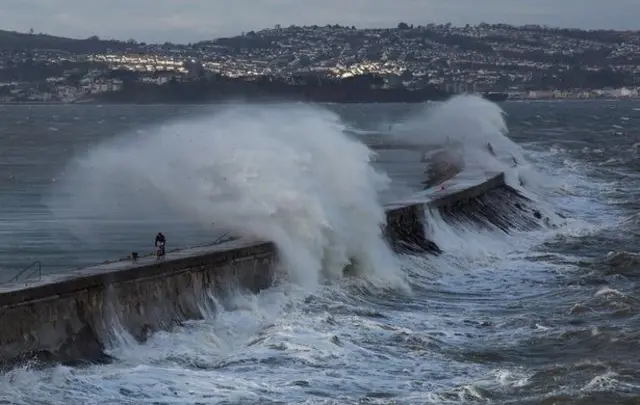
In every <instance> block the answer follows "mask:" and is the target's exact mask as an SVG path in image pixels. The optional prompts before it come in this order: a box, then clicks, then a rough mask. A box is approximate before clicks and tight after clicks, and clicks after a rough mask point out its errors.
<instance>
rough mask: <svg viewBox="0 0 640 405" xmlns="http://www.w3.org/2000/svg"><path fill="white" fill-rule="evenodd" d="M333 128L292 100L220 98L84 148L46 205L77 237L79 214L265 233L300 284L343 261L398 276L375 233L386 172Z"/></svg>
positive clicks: (337, 272) (328, 119) (373, 275)
mask: <svg viewBox="0 0 640 405" xmlns="http://www.w3.org/2000/svg"><path fill="white" fill-rule="evenodd" d="M343 130H344V126H343V124H342V123H341V122H340V120H339V119H338V117H337V116H336V115H334V114H333V113H330V112H328V111H326V110H323V109H320V108H316V107H311V106H306V105H302V104H275V105H233V106H226V107H224V108H223V109H222V110H219V111H216V112H212V114H211V115H209V116H203V117H199V118H192V119H189V120H182V121H176V122H170V123H168V124H165V125H163V126H160V127H158V128H155V129H154V130H148V131H145V132H143V133H139V132H138V133H135V134H124V135H122V136H119V137H116V138H115V139H113V140H110V141H108V142H105V143H103V144H100V145H98V146H96V147H94V148H92V149H91V150H90V151H89V152H88V153H87V154H86V155H84V156H79V157H77V158H76V159H74V161H73V162H72V163H71V164H70V166H69V167H68V168H67V169H66V171H65V172H66V175H65V176H63V177H61V179H60V181H59V182H58V184H57V185H56V188H55V190H54V193H53V194H52V198H51V200H50V201H49V205H50V207H51V209H52V211H53V212H54V214H55V215H57V216H58V217H59V218H61V219H64V220H66V221H67V222H68V223H69V224H70V226H71V231H73V232H75V233H76V234H79V235H78V236H80V237H83V236H84V235H86V234H87V232H89V233H95V232H96V231H95V221H94V222H93V225H92V226H93V229H86V228H83V227H82V226H79V224H82V223H83V222H82V218H83V217H82V215H80V214H78V213H86V215H87V216H86V217H85V218H87V217H91V218H94V219H96V218H100V219H101V221H102V222H103V223H104V222H107V223H108V222H109V221H118V222H122V221H131V224H132V226H133V224H135V223H139V222H144V221H145V220H151V219H153V218H156V217H159V216H162V217H169V218H173V219H175V220H176V221H180V220H182V221H185V222H189V223H197V224H200V225H201V226H205V227H211V228H212V232H213V229H214V228H216V227H217V228H224V229H229V230H231V231H232V232H233V233H234V234H237V235H241V236H247V237H256V238H260V239H265V240H271V241H274V242H275V243H276V244H277V246H278V248H279V250H280V251H281V253H282V258H283V260H284V262H285V265H286V268H287V269H288V272H289V275H290V276H291V278H292V279H293V281H294V282H296V283H299V284H302V285H305V286H307V287H313V286H315V285H316V284H318V283H320V282H322V281H323V280H327V279H328V280H335V279H337V278H340V277H341V276H342V272H343V269H344V268H345V266H347V265H348V264H350V263H352V262H354V263H356V264H357V266H356V268H357V270H358V271H359V273H360V274H361V275H363V276H364V277H365V278H367V279H369V280H370V281H376V282H382V283H385V284H386V285H390V284H389V283H392V284H394V285H403V282H402V278H401V277H400V276H399V268H398V266H397V264H396V259H395V258H394V256H393V254H392V253H391V252H390V250H389V248H388V247H387V245H386V243H385V242H384V241H383V239H382V237H381V226H382V224H383V223H384V222H385V213H384V209H383V207H382V206H381V204H380V203H379V201H378V194H379V192H380V191H382V190H384V189H385V188H386V187H388V183H389V179H388V178H387V176H386V175H385V174H383V173H379V172H377V171H375V170H374V169H373V168H372V166H371V165H370V160H371V159H372V156H373V153H372V151H371V150H370V149H368V148H367V147H366V146H365V145H364V144H362V143H360V142H357V141H356V140H353V139H351V138H349V137H347V136H346V135H345V134H344V132H343ZM212 223H213V224H214V225H213V226H212ZM398 283H399V284H398Z"/></svg>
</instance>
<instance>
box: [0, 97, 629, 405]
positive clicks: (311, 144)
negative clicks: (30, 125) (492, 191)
mask: <svg viewBox="0 0 640 405" xmlns="http://www.w3.org/2000/svg"><path fill="white" fill-rule="evenodd" d="M127 108H135V107H127ZM385 108H387V107H386V106H337V107H336V106H333V107H331V109H332V110H334V111H335V112H330V111H329V110H328V109H324V108H319V107H310V106H304V105H282V104H281V105H275V106H238V105H236V106H227V107H225V108H224V109H222V110H220V109H217V110H214V111H209V109H208V108H207V110H206V111H199V114H198V116H196V117H195V118H194V117H193V116H189V117H186V118H183V119H180V120H169V121H168V122H167V123H165V124H162V125H152V126H149V125H144V127H143V128H142V129H140V128H139V126H138V127H136V128H135V129H134V130H127V131H116V132H117V133H119V135H118V136H117V137H116V138H114V139H110V140H106V141H104V142H101V143H100V144H98V145H96V144H91V146H90V147H88V148H87V152H86V153H82V154H80V155H77V154H74V156H73V157H72V159H71V161H70V162H68V164H67V165H65V167H64V169H63V170H60V171H58V170H56V171H52V172H55V173H56V174H55V177H56V179H57V181H56V182H55V183H53V184H47V189H48V190H49V192H48V194H47V196H46V199H45V202H46V207H47V209H50V210H51V212H52V213H53V215H52V218H55V219H56V220H57V222H56V221H52V222H56V223H64V224H66V225H65V226H66V227H67V228H68V230H69V231H70V232H72V233H73V234H74V235H75V236H76V240H80V239H81V240H83V241H85V242H88V241H91V240H93V243H95V244H97V245H98V246H100V244H101V243H105V241H107V240H109V241H113V240H115V238H124V237H125V236H124V233H126V232H127V231H128V230H135V229H136V228H137V227H146V226H149V223H153V224H154V226H160V225H161V224H162V222H159V221H158V217H159V216H161V217H163V218H164V217H166V218H171V220H174V221H176V222H180V223H186V224H190V226H193V227H194V228H198V229H199V230H200V231H201V232H204V233H205V235H206V234H211V235H212V238H213V237H215V236H216V235H218V234H220V233H221V232H226V231H231V232H232V233H234V234H241V235H251V236H255V237H258V238H265V239H270V240H274V241H276V243H277V244H278V247H279V249H281V251H282V252H283V253H284V254H285V257H286V259H287V261H286V263H285V264H284V265H285V267H284V269H283V271H286V272H287V275H288V276H289V277H288V279H287V280H284V281H283V282H281V283H279V284H278V285H276V286H274V287H273V288H270V289H269V290H266V291H263V292H262V293H260V294H258V295H255V296H253V295H245V294H244V293H237V294H234V295H231V296H229V297H226V298H224V299H220V300H218V301H217V306H216V310H215V312H214V311H210V310H205V311H204V315H205V319H204V320H200V321H190V322H186V323H185V325H183V326H181V327H179V328H176V329H175V330H172V331H170V332H159V333H156V334H154V335H153V336H151V338H150V339H149V340H148V341H147V342H145V343H144V344H139V343H136V342H135V341H133V339H132V338H131V337H130V336H128V335H127V334H126V333H125V332H123V331H122V330H120V329H119V328H118V327H117V325H114V336H115V337H116V338H115V339H114V340H113V341H111V342H110V346H109V354H111V355H113V356H114V357H115V362H114V363H113V364H107V365H96V366H89V367H85V368H71V367H65V366H56V367H53V368H49V369H45V370H35V369H32V368H30V367H22V368H17V369H15V370H12V371H10V372H7V373H4V374H2V375H0V402H2V401H7V402H8V403H11V404H34V403H42V404H69V405H70V404H85V403H104V404H110V403H113V404H140V403H177V404H193V403H224V404H269V403H307V404H355V403H369V404H389V403H396V404H417V403H425V404H459V403H495V404H538V403H562V404H591V403H594V404H608V403H616V404H619V403H630V404H631V403H634V401H637V400H638V398H639V396H640V375H639V374H638V372H637V370H638V369H639V367H640V362H639V361H638V359H640V355H639V354H638V349H637V344H636V343H637V340H638V338H639V337H640V336H639V335H638V331H640V317H639V316H638V314H639V311H638V310H639V309H640V306H639V305H638V303H637V300H636V299H634V297H636V296H637V294H638V292H639V290H638V275H640V271H638V264H637V263H638V261H637V260H636V259H637V257H636V256H637V253H638V252H637V251H636V250H637V240H636V237H637V235H638V234H640V233H639V230H638V221H637V212H636V211H637V207H638V206H637V203H636V202H635V201H637V198H638V195H639V194H640V184H639V183H638V182H637V175H636V174H635V171H637V157H636V156H635V154H634V150H635V149H634V146H633V145H635V144H636V143H638V141H640V130H639V129H638V126H637V123H638V122H640V121H639V120H640V113H639V112H638V111H640V109H638V110H637V111H636V110H634V108H638V106H637V105H633V104H631V105H623V104H614V103H612V104H604V105H593V106H592V105H590V104H587V103H585V104H580V103H576V104H572V103H565V104H558V105H544V104H535V103H533V104H517V103H516V104H508V105H505V106H504V108H505V110H507V111H509V114H508V115H505V114H504V113H503V111H502V110H501V109H500V108H498V107H497V106H495V105H494V104H492V103H489V102H487V101H485V100H482V99H479V98H476V97H471V96H462V97H458V98H454V99H452V100H450V101H449V102H447V103H441V104H429V105H427V106H425V108H424V110H422V109H417V110H418V111H416V109H414V111H412V114H409V115H408V116H407V114H402V115H403V118H396V119H395V120H394V123H393V125H392V127H391V129H390V131H389V132H390V133H388V134H384V135H383V136H388V137H389V139H390V141H391V140H393V141H396V140H398V139H400V140H402V141H407V142H408V141H411V142H413V143H414V144H418V145H422V146H424V149H422V150H426V151H430V150H431V148H433V149H434V150H437V149H442V147H443V146H442V145H447V143H448V147H449V148H452V149H454V150H455V151H457V152H456V153H457V156H459V157H461V158H462V159H463V160H464V163H465V164H464V172H465V173H467V174H470V175H472V174H474V173H476V174H477V173H481V172H484V171H494V170H506V171H507V175H508V177H509V181H510V182H511V184H512V185H513V186H514V187H518V188H519V190H520V191H521V192H523V193H525V194H527V195H528V196H530V197H531V198H532V199H533V200H534V202H535V206H536V208H539V209H541V210H542V211H543V212H544V213H545V215H547V214H548V215H550V216H551V215H552V214H553V212H555V211H559V210H562V212H563V213H564V214H565V215H566V216H567V218H566V219H562V220H559V219H558V218H553V219H554V225H556V228H551V227H543V228H542V229H540V230H538V231H534V232H518V231H511V232H510V233H509V234H506V233H504V232H502V231H501V230H499V229H497V228H491V227H482V228H480V227H477V226H475V225H472V224H452V223H449V222H446V221H445V220H444V219H443V218H442V217H439V216H438V214H437V213H431V212H428V213H427V215H428V218H429V225H430V227H429V231H430V234H431V236H432V237H433V238H434V240H435V241H436V242H437V243H438V245H439V246H441V247H442V248H443V249H444V253H443V254H442V255H441V256H439V257H431V256H411V255H400V256H395V255H393V254H391V252H389V250H388V248H387V247H386V246H385V245H384V243H383V242H382V240H381V239H380V235H379V225H380V224H381V222H382V221H383V220H384V212H383V210H382V202H381V201H380V199H381V197H380V196H381V194H384V193H385V192H388V191H389V190H390V189H394V187H395V188H397V184H395V183H397V181H398V177H397V176H398V174H401V176H400V177H402V179H407V178H409V177H411V176H414V177H415V178H416V179H418V180H419V179H420V177H421V176H423V173H422V171H423V169H424V162H420V161H419V157H415V156H414V157H415V161H411V159H413V158H414V157H410V156H409V154H406V155H402V158H397V155H398V153H397V152H395V151H385V150H384V148H382V150H380V151H379V153H378V155H375V154H372V152H371V150H370V149H369V148H367V147H366V146H365V144H366V143H367V137H369V136H371V135H370V134H369V133H365V132H366V131H363V132H362V133H360V134H359V135H358V137H357V138H358V139H355V138H354V137H353V136H350V135H345V129H347V128H346V125H345V124H344V121H343V117H344V116H349V114H351V118H350V120H351V122H356V123H357V122H358V120H360V122H362V123H363V124H362V125H363V126H365V125H366V126H367V128H372V127H376V126H377V127H379V128H388V127H389V125H388V124H387V123H386V122H385V123H380V124H376V122H375V118H376V116H377V115H379V116H380V117H387V116H390V115H391V114H385V113H384V111H386V110H383V111H382V112H380V111H381V110H380V109H385ZM393 108H399V107H397V106H396V107H393ZM134 111H136V113H135V114H139V113H142V112H144V110H142V109H138V110H134ZM602 111H607V114H606V115H607V116H606V118H605V117H604V114H602ZM634 111H635V112H634ZM120 114H122V116H126V115H125V113H120ZM129 114H130V115H128V116H132V115H134V113H129ZM598 115H600V116H599V117H598V118H595V117H596V116H598ZM354 117H355V118H354ZM623 118H624V119H623ZM99 119H104V118H103V117H99ZM505 119H506V120H508V122H509V130H508V131H507V126H506V122H505ZM119 121H120V118H119V116H116V117H115V118H112V119H111V121H110V122H119ZM369 121H374V122H369ZM43 125H44V126H45V128H46V127H49V126H55V125H58V124H55V125H54V124H50V123H48V122H46V123H45V124H43ZM353 125H355V124H352V125H350V127H349V128H348V129H349V130H351V129H352V128H351V127H352V126H353ZM614 125H615V131H624V132H625V136H624V137H623V136H618V138H616V142H613V141H612V138H610V137H609V138H607V137H605V136H603V135H602V134H609V132H607V131H608V130H609V129H611V128H614ZM618 127H622V128H618ZM347 132H348V131H347ZM378 132H379V131H378ZM56 133H57V134H61V133H64V131H58V132H56ZM58 136H62V135H58ZM487 142H490V143H491V144H492V147H493V148H494V151H495V152H496V156H493V155H491V154H490V153H488V151H487V149H486V147H485V146H486V145H485V144H486V143H487ZM414 155H415V153H414ZM412 156H413V155H412ZM511 157H515V158H516V160H517V161H518V165H517V166H515V167H514V166H513V165H511V163H510V160H511ZM394 159H396V160H394ZM612 159H614V160H612ZM511 161H512V160H511ZM604 162H608V163H606V164H603V163H604ZM634 165H635V166H634ZM385 173H386V174H385ZM47 176H49V177H51V173H48V174H47ZM19 177H20V176H19V173H18V174H16V178H19ZM390 179H391V180H390ZM521 180H524V181H523V182H522V184H521ZM415 183H419V181H416V182H415ZM415 183H413V184H415ZM407 184H412V183H410V182H407ZM400 189H402V193H409V192H413V191H418V190H417V188H413V189H411V187H409V186H406V187H400ZM402 193H396V194H395V195H402ZM167 221H168V220H167ZM155 224H158V225H155ZM155 232H157V230H156V229H155V228H154V227H151V233H150V235H151V236H153V234H154V233H155ZM0 236H2V235H1V234H0ZM59 243H66V242H64V240H62V239H61V240H60V241H59ZM171 243H172V240H171V238H169V244H171ZM72 253H73V251H71V253H70V254H72ZM349 258H356V259H357V260H356V261H357V262H358V263H359V265H360V271H359V273H358V274H356V275H355V276H354V277H343V276H342V274H341V272H340V271H339V270H338V269H340V270H341V268H340V266H342V265H344V264H345V263H347V262H348V260H349ZM407 286H408V287H409V288H407ZM380 287H382V288H380ZM389 287H392V288H389ZM397 287H401V288H397Z"/></svg>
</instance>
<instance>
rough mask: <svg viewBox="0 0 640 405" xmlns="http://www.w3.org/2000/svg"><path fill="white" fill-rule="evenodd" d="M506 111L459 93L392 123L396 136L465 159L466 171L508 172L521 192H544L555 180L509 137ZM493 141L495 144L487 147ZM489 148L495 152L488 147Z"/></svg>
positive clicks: (506, 173) (493, 104) (473, 96)
mask: <svg viewBox="0 0 640 405" xmlns="http://www.w3.org/2000/svg"><path fill="white" fill-rule="evenodd" d="M504 116H505V112H504V111H503V110H502V108H500V106H499V105H497V104H495V103H493V102H491V101H488V100H486V99H484V98H482V97H479V96H476V95H459V96H455V97H452V98H451V99H449V100H448V101H446V102H443V103H433V104H428V105H426V106H425V108H424V110H422V111H420V112H418V113H414V114H412V115H411V116H409V117H408V118H407V119H405V120H404V121H403V122H401V123H398V124H396V125H394V126H393V135H394V137H395V138H396V139H398V140H402V141H404V142H410V143H411V144H415V145H422V146H425V147H432V148H433V149H434V150H436V149H439V148H445V149H448V150H449V155H450V156H453V157H456V158H458V159H461V162H460V166H463V170H464V171H467V172H472V173H477V174H481V173H484V172H488V171H491V172H504V173H505V175H506V181H507V183H508V184H509V185H510V186H512V187H514V188H516V189H519V190H521V191H523V192H528V193H533V194H535V195H536V196H541V195H544V194H545V192H544V191H543V189H544V188H545V187H547V186H553V184H555V182H554V181H553V179H550V178H548V176H544V175H543V174H541V173H540V172H539V171H538V170H537V169H536V168H535V167H534V166H533V165H532V164H531V163H530V162H529V161H528V159H527V158H526V156H525V153H524V150H523V149H522V147H520V146H519V145H517V144H516V143H515V142H513V141H512V140H511V139H509V138H508V136H507V134H508V132H509V131H508V128H507V124H506V122H505V119H504ZM489 145H491V148H489ZM489 149H491V150H489Z"/></svg>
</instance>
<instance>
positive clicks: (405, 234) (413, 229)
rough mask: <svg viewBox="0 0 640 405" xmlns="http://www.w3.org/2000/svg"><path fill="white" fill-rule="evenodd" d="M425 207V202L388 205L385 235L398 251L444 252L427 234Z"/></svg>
mask: <svg viewBox="0 0 640 405" xmlns="http://www.w3.org/2000/svg"><path fill="white" fill-rule="evenodd" d="M424 209H425V207H424V204H407V205H401V204H398V203H397V204H394V205H392V206H389V207H388V209H387V225H386V227H385V229H384V235H385V237H386V238H387V241H388V242H389V244H390V245H391V247H392V248H393V249H394V250H395V251H396V252H431V253H436V254H439V253H441V252H442V250H441V249H440V248H439V247H438V245H436V244H435V243H433V242H431V241H430V240H428V239H427V237H426V235H425V229H424V224H425V215H424V213H425V211H424Z"/></svg>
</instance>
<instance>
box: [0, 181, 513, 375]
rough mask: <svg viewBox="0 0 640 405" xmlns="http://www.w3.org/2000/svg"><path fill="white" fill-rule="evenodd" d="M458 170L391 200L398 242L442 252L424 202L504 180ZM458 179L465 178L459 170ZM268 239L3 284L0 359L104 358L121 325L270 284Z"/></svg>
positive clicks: (146, 324)
mask: <svg viewBox="0 0 640 405" xmlns="http://www.w3.org/2000/svg"><path fill="white" fill-rule="evenodd" d="M454 180H455V179H452V180H451V181H449V183H447V184H444V185H443V187H444V188H442V187H440V188H438V189H433V190H427V191H425V193H422V194H420V195H417V196H416V198H414V199H410V200H406V201H402V202H397V203H392V204H388V205H386V206H385V209H386V212H387V225H386V227H385V229H384V234H385V235H386V237H387V239H388V240H389V241H390V243H391V245H392V246H393V247H394V248H395V249H396V250H402V251H406V250H414V251H415V250H421V251H425V250H427V251H431V252H436V253H437V252H439V251H440V248H439V247H438V246H437V245H435V244H434V243H433V242H430V241H428V238H427V237H426V235H425V226H424V220H425V216H424V212H425V205H426V206H429V207H431V208H435V209H439V210H447V209H449V210H451V209H454V210H455V209H456V208H455V207H458V206H460V205H464V204H465V201H473V200H474V199H477V198H479V197H480V196H481V195H482V194H483V193H486V192H488V191H490V190H491V189H493V188H496V187H502V186H505V184H504V175H503V174H495V175H493V176H490V177H489V178H486V179H481V180H480V181H479V182H478V180H476V183H475V184H472V183H468V182H465V181H461V182H460V184H457V183H456V182H455V181H454ZM463 180H464V179H463ZM277 256H278V255H277V249H276V247H275V246H274V244H273V243H270V242H264V241H256V240H249V239H238V240H233V241H229V242H224V243H221V244H218V245H212V246H206V247H198V248H193V249H185V250H181V251H177V252H169V253H168V254H167V256H166V257H165V258H164V259H161V260H156V258H155V257H144V258H140V259H138V260H136V261H135V262H134V261H131V260H129V261H120V262H114V263H109V264H104V265H100V266H95V267H90V268H85V269H79V270H74V271H70V272H66V273H62V274H54V275H48V276H45V277H43V278H42V279H40V280H38V281H33V282H28V281H25V282H14V283H9V284H4V285H0V324H1V325H2V328H0V368H6V367H11V366H13V365H15V364H16V363H20V362H24V361H29V360H32V359H35V360H39V361H44V362H52V361H53V362H63V363H71V364H74V363H76V362H78V361H84V360H88V361H108V360H109V356H107V355H106V354H105V346H106V345H108V344H109V340H110V339H112V338H114V336H112V333H113V331H114V329H122V330H124V331H126V332H128V333H129V334H131V335H132V336H133V337H135V338H136V339H137V340H138V341H144V340H145V339H146V338H147V337H148V335H149V334H150V333H152V332H153V331H156V330H160V329H165V330H166V329H170V328H172V327H174V326H175V325H176V324H180V322H181V321H184V320H187V319H201V318H203V317H205V316H207V315H208V314H212V313H214V312H215V305H216V304H215V303H216V300H214V299H213V296H217V297H221V298H223V297H224V296H225V295H226V294H229V293H230V292H233V291H237V290H238V289H240V290H248V291H253V292H258V291H260V290H262V289H265V288H268V287H269V286H270V285H271V284H272V282H273V279H274V276H275V272H276V268H277V265H278V257H277Z"/></svg>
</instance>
